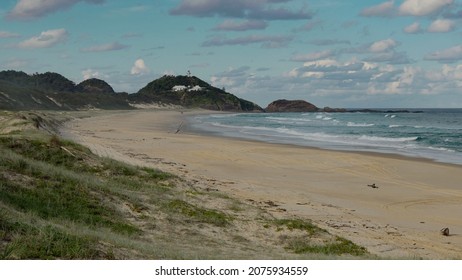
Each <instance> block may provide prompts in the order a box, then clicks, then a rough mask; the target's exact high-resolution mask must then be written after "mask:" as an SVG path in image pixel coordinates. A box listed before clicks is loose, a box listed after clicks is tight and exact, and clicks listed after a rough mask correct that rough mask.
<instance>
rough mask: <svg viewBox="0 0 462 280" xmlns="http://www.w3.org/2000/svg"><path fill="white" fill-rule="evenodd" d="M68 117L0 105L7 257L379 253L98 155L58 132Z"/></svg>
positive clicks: (0, 228)
mask: <svg viewBox="0 0 462 280" xmlns="http://www.w3.org/2000/svg"><path fill="white" fill-rule="evenodd" d="M64 119H65V118H64ZM59 120H61V121H62V120H63V117H60V118H58V117H57V113H53V114H50V113H36V112H19V113H11V112H3V113H0V132H1V134H0V259H230V258H232V259H304V258H314V259H332V258H342V259H343V258H370V257H371V256H370V255H369V254H368V253H367V252H366V250H365V249H364V248H362V247H359V246H357V245H355V244H353V243H352V242H350V241H348V240H345V239H343V238H340V237H337V236H333V235H331V234H329V233H328V232H327V231H325V230H323V229H320V228H318V227H316V226H314V225H313V224H311V223H310V221H304V220H299V219H297V218H296V217H294V218H293V219H285V220H280V219H276V218H274V217H273V216H272V215H271V214H270V213H269V212H268V211H267V210H265V209H262V208H258V207H255V206H252V205H250V204H248V203H245V202H241V201H237V200H236V199H233V198H230V197H228V196H226V195H224V194H222V193H220V192H217V191H214V190H209V189H206V188H203V187H201V186H199V185H196V184H195V183H194V182H188V181H185V180H184V179H182V178H178V177H176V176H173V175H171V174H167V173H164V172H161V171H158V170H154V169H150V168H142V167H136V166H131V165H127V164H125V163H121V162H117V161H114V160H112V159H108V158H101V157H98V156H96V155H94V154H92V153H91V151H90V150H89V149H87V148H86V147H83V146H80V145H78V144H75V143H72V142H69V141H65V140H63V139H61V138H59V137H57V136H56V135H55V134H54V132H55V131H56V126H57V125H59V124H60V122H61V121H59Z"/></svg>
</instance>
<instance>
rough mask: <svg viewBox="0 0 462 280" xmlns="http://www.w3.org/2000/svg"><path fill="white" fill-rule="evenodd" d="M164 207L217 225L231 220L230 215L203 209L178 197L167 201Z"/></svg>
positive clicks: (222, 225)
mask: <svg viewBox="0 0 462 280" xmlns="http://www.w3.org/2000/svg"><path fill="white" fill-rule="evenodd" d="M165 207H166V208H167V209H169V210H170V211H172V212H176V213H179V214H182V215H184V216H187V217H189V218H192V219H194V220H196V221H199V222H202V223H208V224H212V225H215V226H219V227H224V226H226V225H228V224H229V222H230V220H231V217H229V216H228V215H226V214H224V213H222V212H220V211H216V210H210V209H205V208H202V207H199V206H195V205H192V204H190V203H188V202H186V201H183V200H179V199H175V200H172V201H170V202H168V203H167V204H166V205H165Z"/></svg>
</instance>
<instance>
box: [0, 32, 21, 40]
mask: <svg viewBox="0 0 462 280" xmlns="http://www.w3.org/2000/svg"><path fill="white" fill-rule="evenodd" d="M17 37H20V35H19V34H16V33H11V32H8V31H3V30H0V38H17Z"/></svg>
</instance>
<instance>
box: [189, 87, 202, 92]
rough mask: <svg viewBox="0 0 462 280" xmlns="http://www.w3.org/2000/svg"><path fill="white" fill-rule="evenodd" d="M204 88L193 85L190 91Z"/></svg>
mask: <svg viewBox="0 0 462 280" xmlns="http://www.w3.org/2000/svg"><path fill="white" fill-rule="evenodd" d="M201 90H202V88H201V87H200V86H193V87H192V88H190V89H188V91H201Z"/></svg>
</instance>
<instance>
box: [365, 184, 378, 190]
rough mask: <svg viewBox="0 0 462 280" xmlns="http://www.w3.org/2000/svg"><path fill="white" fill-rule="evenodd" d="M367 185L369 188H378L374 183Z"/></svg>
mask: <svg viewBox="0 0 462 280" xmlns="http://www.w3.org/2000/svg"><path fill="white" fill-rule="evenodd" d="M367 186H368V187H371V188H373V189H378V188H379V187H378V186H377V185H376V184H375V183H373V184H371V185H367Z"/></svg>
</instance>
